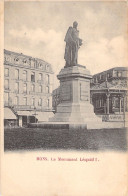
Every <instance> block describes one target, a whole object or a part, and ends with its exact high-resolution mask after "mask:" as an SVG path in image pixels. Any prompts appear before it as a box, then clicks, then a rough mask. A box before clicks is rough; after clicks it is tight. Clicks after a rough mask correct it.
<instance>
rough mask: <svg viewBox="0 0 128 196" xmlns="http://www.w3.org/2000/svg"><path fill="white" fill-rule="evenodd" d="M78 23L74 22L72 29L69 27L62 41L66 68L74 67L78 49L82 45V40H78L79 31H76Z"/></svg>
mask: <svg viewBox="0 0 128 196" xmlns="http://www.w3.org/2000/svg"><path fill="white" fill-rule="evenodd" d="M77 26H78V23H77V22H76V21H75V22H74V23H73V27H71V26H70V27H69V28H68V30H67V33H66V36H65V39H64V41H65V42H66V46H65V55H64V59H65V61H66V67H69V66H76V65H77V59H78V49H79V48H80V46H81V45H82V39H80V38H79V31H78V30H77Z"/></svg>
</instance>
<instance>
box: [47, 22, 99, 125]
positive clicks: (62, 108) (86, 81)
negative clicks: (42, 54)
mask: <svg viewBox="0 0 128 196" xmlns="http://www.w3.org/2000/svg"><path fill="white" fill-rule="evenodd" d="M77 26H78V23H77V22H76V21H75V22H74V23H73V27H71V26H70V27H69V28H68V30H67V33H66V36H65V39H64V41H65V42H66V46H65V54H64V59H65V61H66V63H65V66H64V68H63V69H61V71H60V73H59V75H58V76H57V78H58V79H59V80H60V100H61V101H60V104H59V105H58V106H57V112H56V113H55V115H54V117H52V118H50V119H49V122H56V123H57V122H58V123H67V124H69V125H70V126H76V127H79V126H80V127H81V126H82V125H85V126H86V127H87V128H88V127H90V125H94V124H95V125H96V124H101V122H102V120H101V118H99V117H97V116H96V115H95V113H94V110H93V105H92V104H90V79H91V78H92V76H91V75H90V72H89V70H87V69H86V67H85V66H83V65H79V64H78V50H79V48H80V46H81V45H82V39H80V38H79V31H78V29H77Z"/></svg>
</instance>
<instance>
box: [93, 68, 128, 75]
mask: <svg viewBox="0 0 128 196" xmlns="http://www.w3.org/2000/svg"><path fill="white" fill-rule="evenodd" d="M114 69H118V70H119V69H123V70H128V68H127V67H113V68H111V69H108V70H106V71H102V72H99V73H97V74H94V75H93V76H96V75H99V74H102V73H105V72H108V71H111V70H114Z"/></svg>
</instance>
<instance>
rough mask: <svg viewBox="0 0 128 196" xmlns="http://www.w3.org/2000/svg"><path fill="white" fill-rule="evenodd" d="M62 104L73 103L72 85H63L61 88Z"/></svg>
mask: <svg viewBox="0 0 128 196" xmlns="http://www.w3.org/2000/svg"><path fill="white" fill-rule="evenodd" d="M60 96H61V102H63V101H71V84H69V85H67V84H66V83H65V84H62V86H61V88H60Z"/></svg>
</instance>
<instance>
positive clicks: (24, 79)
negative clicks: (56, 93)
mask: <svg viewBox="0 0 128 196" xmlns="http://www.w3.org/2000/svg"><path fill="white" fill-rule="evenodd" d="M52 84H53V71H52V67H51V65H50V64H49V63H47V62H45V61H44V60H42V59H38V58H33V57H31V56H27V55H24V54H22V53H16V52H11V51H8V50H4V107H5V114H4V117H5V119H6V123H7V122H9V121H11V122H13V123H14V122H16V123H17V124H18V125H19V126H22V125H24V124H27V123H28V122H36V121H47V120H48V118H49V116H51V115H52V114H53V113H52Z"/></svg>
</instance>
